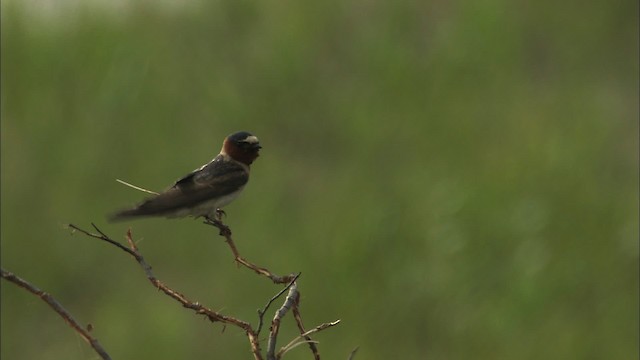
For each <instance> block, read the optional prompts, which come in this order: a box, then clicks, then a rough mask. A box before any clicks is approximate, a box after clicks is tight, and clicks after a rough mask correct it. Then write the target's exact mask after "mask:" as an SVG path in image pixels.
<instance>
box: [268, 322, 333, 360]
mask: <svg viewBox="0 0 640 360" xmlns="http://www.w3.org/2000/svg"><path fill="white" fill-rule="evenodd" d="M339 323H340V319H338V320H336V321H332V322H329V323H324V324H320V325H318V326H316V327H315V328H313V329H311V330H309V331H305V332H304V333H302V334H300V335H298V336H297V337H296V338H295V339H293V340H291V341H290V342H289V343H288V344H287V345H285V346H283V347H282V348H281V349H280V351H278V354H276V359H280V358H281V357H282V356H283V355H284V354H286V353H287V352H288V351H289V350H291V349H293V348H294V347H296V346H298V345H301V344H304V343H309V344H316V343H317V341H314V340H311V338H310V337H309V335H311V334H313V333H317V332H318V331H322V330H324V329H326V328H330V327H332V326H336V325H338V324H339ZM302 339H305V340H302Z"/></svg>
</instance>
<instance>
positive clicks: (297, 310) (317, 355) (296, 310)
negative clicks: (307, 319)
mask: <svg viewBox="0 0 640 360" xmlns="http://www.w3.org/2000/svg"><path fill="white" fill-rule="evenodd" d="M293 318H294V319H295V320H296V325H297V326H298V330H299V331H300V334H304V333H306V330H305V329H304V324H303V323H302V315H301V314H300V303H299V302H298V303H297V304H296V306H294V308H293ZM303 337H304V339H305V340H306V342H307V343H308V344H309V349H310V350H311V353H312V354H313V359H314V360H320V353H319V352H318V346H317V345H316V343H315V342H313V341H311V337H309V335H303Z"/></svg>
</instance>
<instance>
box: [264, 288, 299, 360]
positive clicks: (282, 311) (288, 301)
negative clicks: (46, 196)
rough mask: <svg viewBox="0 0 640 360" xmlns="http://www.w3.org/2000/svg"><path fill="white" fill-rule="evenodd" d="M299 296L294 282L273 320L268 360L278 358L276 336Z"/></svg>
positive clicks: (268, 344) (268, 345) (268, 346)
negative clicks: (282, 321)
mask: <svg viewBox="0 0 640 360" xmlns="http://www.w3.org/2000/svg"><path fill="white" fill-rule="evenodd" d="M299 298H300V294H299V293H298V285H297V284H296V283H295V282H294V283H293V284H292V285H291V287H290V288H289V293H288V294H287V297H286V298H285V299H284V303H283V304H282V306H281V307H280V308H279V309H278V311H276V314H275V316H274V317H273V320H272V321H271V332H270V333H269V342H268V343H267V360H275V359H276V357H275V351H276V338H277V337H278V332H279V331H280V321H281V320H282V318H283V317H284V316H285V315H286V314H287V312H288V311H289V309H291V308H292V307H295V305H296V304H297V303H298V299H299Z"/></svg>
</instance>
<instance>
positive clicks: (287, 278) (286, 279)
mask: <svg viewBox="0 0 640 360" xmlns="http://www.w3.org/2000/svg"><path fill="white" fill-rule="evenodd" d="M204 223H205V224H207V225H211V226H214V227H217V228H218V229H219V230H220V236H223V237H224V238H225V241H226V243H227V244H228V245H229V248H230V249H231V252H232V253H233V257H234V260H235V261H236V262H237V263H238V264H240V265H242V266H244V267H246V268H248V269H251V270H253V271H254V272H255V273H256V274H259V275H263V276H266V277H268V278H269V279H271V281H273V282H274V283H275V284H287V283H290V282H291V280H292V279H293V278H295V277H296V275H295V274H289V275H284V276H279V275H276V274H274V273H272V272H271V271H269V269H266V268H263V267H260V266H258V265H255V264H253V263H251V262H249V261H248V260H246V259H245V258H243V257H242V256H240V252H239V251H238V248H237V247H236V244H235V243H234V242H233V238H232V237H231V231H230V230H229V227H228V226H226V225H225V224H223V223H222V221H221V220H219V219H212V218H210V217H206V218H205V221H204Z"/></svg>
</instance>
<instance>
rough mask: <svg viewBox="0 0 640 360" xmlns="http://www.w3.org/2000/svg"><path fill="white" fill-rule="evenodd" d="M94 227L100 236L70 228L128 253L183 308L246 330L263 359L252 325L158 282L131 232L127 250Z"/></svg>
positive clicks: (70, 226) (129, 232)
mask: <svg viewBox="0 0 640 360" xmlns="http://www.w3.org/2000/svg"><path fill="white" fill-rule="evenodd" d="M92 226H93V227H94V229H96V231H97V232H98V234H94V233H91V232H88V231H86V230H83V229H81V228H79V227H77V226H75V225H73V224H69V228H71V229H74V230H77V231H80V232H81V233H83V234H85V235H87V236H89V237H92V238H95V239H99V240H103V241H106V242H107V243H109V244H111V245H114V246H116V247H117V248H119V249H120V250H123V251H125V252H126V253H128V254H130V255H132V256H133V257H134V258H135V259H136V261H137V262H138V264H139V265H140V266H141V267H142V269H143V270H144V272H145V274H146V276H147V279H149V281H150V282H151V284H153V286H155V287H156V288H158V289H159V290H161V291H162V292H163V293H165V294H166V295H168V296H169V297H171V298H172V299H174V300H176V301H178V302H179V303H181V304H182V306H183V307H185V308H187V309H191V310H193V311H195V312H196V314H199V315H204V316H205V317H206V318H207V319H209V321H211V322H216V321H219V322H222V323H224V324H230V325H233V326H237V327H239V328H241V329H242V330H244V331H245V332H246V334H247V337H248V338H249V343H250V344H251V351H252V353H253V356H254V358H255V359H256V360H261V359H262V354H261V350H260V342H259V340H258V336H257V334H256V333H255V331H253V328H252V327H251V324H249V323H248V322H246V321H242V320H240V319H237V318H235V317H233V316H227V315H223V314H220V313H219V312H216V311H214V310H211V309H209V308H207V307H205V306H203V305H201V304H200V303H198V302H194V301H191V300H189V299H188V298H187V297H186V296H184V295H182V294H181V293H179V292H177V291H175V290H173V289H171V288H170V287H168V286H167V285H165V284H164V283H163V282H162V281H160V280H158V278H156V276H155V275H154V274H153V272H152V270H151V266H150V265H149V264H147V262H146V261H145V260H144V257H143V256H142V254H140V252H139V251H138V248H137V246H136V245H135V243H134V241H133V239H132V236H131V230H128V231H127V242H128V243H129V248H127V247H126V246H124V245H122V244H120V243H119V242H117V241H115V240H113V239H111V238H110V237H108V236H107V235H105V234H104V233H103V232H102V231H101V230H100V229H98V227H97V226H96V225H95V224H92Z"/></svg>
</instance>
